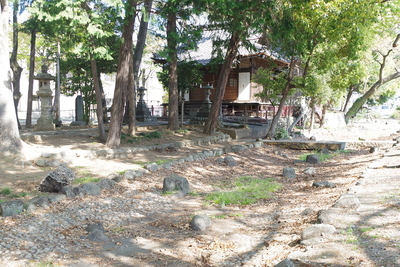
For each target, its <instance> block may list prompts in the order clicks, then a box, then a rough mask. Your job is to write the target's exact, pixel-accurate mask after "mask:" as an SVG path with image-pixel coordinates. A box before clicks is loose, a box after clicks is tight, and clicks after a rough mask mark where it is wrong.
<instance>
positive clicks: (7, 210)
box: [0, 199, 24, 217]
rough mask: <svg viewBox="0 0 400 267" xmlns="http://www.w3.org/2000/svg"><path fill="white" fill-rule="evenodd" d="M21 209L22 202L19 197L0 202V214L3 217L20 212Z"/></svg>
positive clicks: (22, 207) (22, 206)
mask: <svg viewBox="0 0 400 267" xmlns="http://www.w3.org/2000/svg"><path fill="white" fill-rule="evenodd" d="M23 210H24V202H22V200H19V199H18V200H11V201H6V202H1V203H0V215H1V216H4V217H6V216H13V215H17V214H20V213H21V212H22V211H23Z"/></svg>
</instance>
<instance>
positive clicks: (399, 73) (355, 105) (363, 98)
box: [344, 33, 400, 123]
mask: <svg viewBox="0 0 400 267" xmlns="http://www.w3.org/2000/svg"><path fill="white" fill-rule="evenodd" d="M399 39H400V33H399V34H397V36H396V39H395V41H394V42H393V45H392V46H393V47H397V42H398V41H399ZM391 52H393V48H392V49H389V50H388V51H387V53H386V54H385V55H383V54H381V55H382V62H381V63H379V64H380V65H381V66H380V68H379V78H378V80H377V81H376V82H375V83H374V84H373V85H372V86H371V87H370V88H369V90H368V91H367V92H366V93H365V94H364V95H362V96H361V97H360V98H358V99H357V100H356V101H355V102H354V103H353V105H352V106H351V108H350V109H349V111H347V113H346V115H345V116H344V119H345V121H346V123H348V122H349V120H350V119H351V118H352V117H354V116H355V115H356V114H357V112H358V111H359V110H360V108H361V107H362V106H363V105H364V104H365V102H367V100H368V98H370V97H371V96H372V95H373V94H374V93H375V92H376V90H377V89H378V88H379V87H381V85H383V84H386V83H388V82H390V81H392V80H395V79H397V78H400V71H398V70H397V69H396V72H395V73H392V74H391V75H389V76H386V77H383V72H384V69H385V66H386V60H387V57H388V56H389V55H390V53H391Z"/></svg>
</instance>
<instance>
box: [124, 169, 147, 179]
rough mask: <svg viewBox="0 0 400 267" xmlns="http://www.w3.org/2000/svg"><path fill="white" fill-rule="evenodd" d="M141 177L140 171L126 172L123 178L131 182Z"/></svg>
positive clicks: (141, 172)
mask: <svg viewBox="0 0 400 267" xmlns="http://www.w3.org/2000/svg"><path fill="white" fill-rule="evenodd" d="M141 175H143V171H141V170H127V171H126V172H125V173H124V176H123V177H124V178H125V179H127V180H133V179H135V178H136V177H139V176H141Z"/></svg>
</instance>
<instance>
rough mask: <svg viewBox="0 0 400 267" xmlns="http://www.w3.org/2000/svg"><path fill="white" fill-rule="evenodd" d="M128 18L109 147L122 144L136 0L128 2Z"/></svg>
mask: <svg viewBox="0 0 400 267" xmlns="http://www.w3.org/2000/svg"><path fill="white" fill-rule="evenodd" d="M126 7H127V8H126V14H127V15H126V19H125V25H124V29H123V34H122V37H123V40H124V42H123V44H122V45H121V48H120V52H119V59H118V68H117V77H116V81H115V90H114V98H113V104H112V107H111V120H110V127H109V133H108V138H107V142H106V145H107V146H108V147H109V148H118V147H119V146H120V144H121V130H122V120H123V117H124V106H125V103H126V98H127V92H128V86H129V69H130V66H129V64H130V63H132V60H131V59H132V56H133V55H132V54H133V53H132V35H133V31H134V24H135V10H136V8H135V7H136V0H129V1H128V2H127V4H126Z"/></svg>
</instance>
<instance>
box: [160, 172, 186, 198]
mask: <svg viewBox="0 0 400 267" xmlns="http://www.w3.org/2000/svg"><path fill="white" fill-rule="evenodd" d="M162 190H163V192H164V193H167V192H175V191H177V192H176V193H175V194H174V196H177V197H183V196H185V195H186V194H187V193H189V192H190V188H189V182H188V180H187V179H186V178H184V177H181V176H177V175H173V176H168V177H165V178H164V181H163V189H162Z"/></svg>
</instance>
